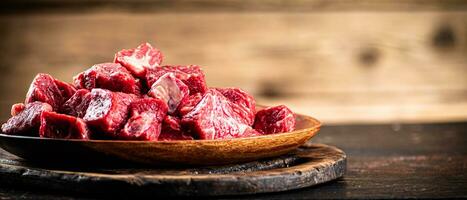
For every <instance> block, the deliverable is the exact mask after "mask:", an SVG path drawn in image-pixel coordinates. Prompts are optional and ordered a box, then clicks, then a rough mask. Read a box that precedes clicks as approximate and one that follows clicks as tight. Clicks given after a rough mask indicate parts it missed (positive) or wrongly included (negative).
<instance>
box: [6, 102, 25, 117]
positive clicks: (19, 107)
mask: <svg viewBox="0 0 467 200" xmlns="http://www.w3.org/2000/svg"><path fill="white" fill-rule="evenodd" d="M24 108H26V106H25V105H24V103H15V104H13V105H12V106H11V112H10V113H11V116H15V115H17V114H19V113H20V112H21V111H23V110H24Z"/></svg>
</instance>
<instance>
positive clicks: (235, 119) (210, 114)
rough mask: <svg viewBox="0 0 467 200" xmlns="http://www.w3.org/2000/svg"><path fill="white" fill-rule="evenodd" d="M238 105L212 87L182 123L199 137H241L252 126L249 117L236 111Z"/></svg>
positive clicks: (184, 117)
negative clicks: (249, 123)
mask: <svg viewBox="0 0 467 200" xmlns="http://www.w3.org/2000/svg"><path fill="white" fill-rule="evenodd" d="M238 107H239V106H238V105H236V104H234V103H232V102H231V101H230V100H229V99H227V98H226V97H225V96H224V95H222V94H221V93H220V92H219V91H217V90H214V89H210V90H208V91H207V92H206V93H205V94H204V95H203V98H202V99H201V101H200V102H199V103H198V104H197V105H196V106H195V107H194V108H193V110H192V111H191V112H189V113H187V114H186V115H185V116H183V118H182V122H181V123H182V126H184V127H186V128H187V130H189V131H191V132H192V133H191V134H192V135H194V136H195V137H196V138H198V139H208V140H209V139H229V138H240V137H243V136H244V134H245V133H249V131H251V129H252V128H251V126H249V125H248V124H247V122H248V120H249V119H246V118H245V116H242V115H239V114H238V113H236V112H235V110H236V109H240V108H238Z"/></svg>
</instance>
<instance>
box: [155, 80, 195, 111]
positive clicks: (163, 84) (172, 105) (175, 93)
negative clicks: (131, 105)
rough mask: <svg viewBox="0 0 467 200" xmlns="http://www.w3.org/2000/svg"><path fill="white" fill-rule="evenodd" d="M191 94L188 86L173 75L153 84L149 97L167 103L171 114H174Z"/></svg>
mask: <svg viewBox="0 0 467 200" xmlns="http://www.w3.org/2000/svg"><path fill="white" fill-rule="evenodd" d="M188 94H189V90H188V86H186V85H185V83H183V82H182V81H181V80H180V79H178V78H175V75H174V74H172V73H167V74H165V75H163V76H161V77H160V78H159V79H158V80H157V81H156V82H155V83H154V84H152V87H151V89H150V90H149V93H148V95H149V96H151V97H154V98H157V99H160V100H162V101H163V102H165V103H166V104H167V106H168V108H169V114H172V113H174V112H175V111H176V110H177V108H178V105H179V104H180V102H181V101H182V100H183V99H184V98H185V97H186V96H188Z"/></svg>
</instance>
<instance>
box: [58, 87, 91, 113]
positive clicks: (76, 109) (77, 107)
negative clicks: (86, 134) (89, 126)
mask: <svg viewBox="0 0 467 200" xmlns="http://www.w3.org/2000/svg"><path fill="white" fill-rule="evenodd" d="M90 101H91V92H89V90H86V89H79V90H77V91H76V92H75V94H74V95H73V96H71V97H70V99H68V101H66V102H65V103H64V104H63V106H62V109H61V112H62V113H65V114H68V115H71V116H75V117H79V118H83V117H84V115H85V114H86V110H87V109H88V106H89V102H90Z"/></svg>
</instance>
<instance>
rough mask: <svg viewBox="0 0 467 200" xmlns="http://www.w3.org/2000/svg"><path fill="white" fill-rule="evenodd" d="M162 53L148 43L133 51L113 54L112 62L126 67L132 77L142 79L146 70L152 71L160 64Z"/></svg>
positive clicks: (124, 50)
mask: <svg viewBox="0 0 467 200" xmlns="http://www.w3.org/2000/svg"><path fill="white" fill-rule="evenodd" d="M162 58H163V56H162V53H161V52H160V51H159V50H158V49H156V48H154V47H152V46H151V45H150V44H149V43H143V44H141V45H139V46H138V47H136V48H134V49H123V50H121V51H119V52H118V53H116V54H115V58H114V62H115V63H120V64H121V65H123V66H124V67H126V68H127V69H128V70H129V71H130V72H131V73H132V74H133V75H134V76H136V77H139V78H144V75H146V70H147V69H154V68H156V67H158V66H159V65H160V64H161V63H162Z"/></svg>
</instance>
